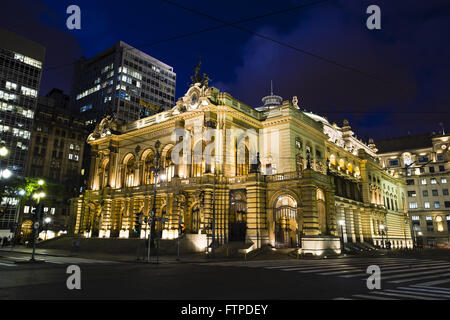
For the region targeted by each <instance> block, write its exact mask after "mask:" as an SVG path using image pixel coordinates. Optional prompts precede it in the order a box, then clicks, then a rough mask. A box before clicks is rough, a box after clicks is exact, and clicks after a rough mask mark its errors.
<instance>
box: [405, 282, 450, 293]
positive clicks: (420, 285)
mask: <svg viewBox="0 0 450 320" xmlns="http://www.w3.org/2000/svg"><path fill="white" fill-rule="evenodd" d="M410 287H417V288H426V289H435V290H440V291H444V292H448V293H450V288H441V287H432V286H424V285H422V284H420V283H418V284H413V285H410Z"/></svg>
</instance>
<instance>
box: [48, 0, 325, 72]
mask: <svg viewBox="0 0 450 320" xmlns="http://www.w3.org/2000/svg"><path fill="white" fill-rule="evenodd" d="M329 1H330V0H320V1H314V2H310V3H306V4H302V5H298V6H295V7H290V8H287V9H282V10H278V11H273V12H269V13H266V14H262V15H259V16H254V17H250V18H246V19H242V20H237V21H235V22H231V23H228V22H227V23H222V24H220V25H217V26H214V27H209V28H205V29H202V30H198V31H192V32H187V33H183V34H179V35H176V36H172V37H169V38H166V39H161V40H157V41H153V42H150V43H145V44H142V45H139V46H137V47H139V48H144V47H151V46H154V45H157V44H161V43H165V42H169V41H173V40H178V39H183V38H187V37H191V36H194V35H198V34H201V33H205V32H210V31H214V30H218V29H223V28H226V27H230V26H234V25H237V24H241V23H245V22H250V21H254V20H258V19H262V18H266V17H270V16H275V15H279V14H283V13H287V12H290V11H294V10H298V9H302V8H306V7H312V6H315V5H318V4H323V3H325V2H329ZM128 50H139V49H137V48H124V51H128ZM74 64H75V62H70V63H66V64H62V65H59V66H53V67H48V68H44V71H50V70H55V69H60V68H64V67H69V66H72V65H74Z"/></svg>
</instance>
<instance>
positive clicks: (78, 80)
mask: <svg viewBox="0 0 450 320" xmlns="http://www.w3.org/2000/svg"><path fill="white" fill-rule="evenodd" d="M175 80H176V74H175V72H174V71H173V68H172V67H171V66H169V65H167V64H165V63H163V62H161V61H159V60H157V59H155V58H153V57H151V56H149V55H147V54H145V53H144V52H142V51H139V50H137V49H135V48H133V47H131V46H129V45H127V44H126V43H124V42H122V41H120V42H118V43H117V44H115V45H114V46H112V47H111V48H109V49H107V50H105V51H103V52H102V53H100V54H98V55H96V56H95V57H93V58H91V59H86V58H84V57H83V58H81V59H80V60H78V61H77V62H76V63H75V67H74V76H73V81H72V90H71V91H72V92H71V106H72V108H73V109H74V111H76V112H80V113H81V114H82V115H83V116H84V117H85V119H86V120H85V121H86V123H87V124H92V123H95V122H96V121H97V120H99V119H101V118H103V117H104V116H105V114H106V113H109V112H114V113H116V115H117V118H118V119H119V120H122V121H124V122H131V121H135V120H138V119H140V118H142V117H145V116H149V115H152V114H155V113H157V112H159V111H163V110H168V109H169V108H171V107H172V106H173V105H174V104H175Z"/></svg>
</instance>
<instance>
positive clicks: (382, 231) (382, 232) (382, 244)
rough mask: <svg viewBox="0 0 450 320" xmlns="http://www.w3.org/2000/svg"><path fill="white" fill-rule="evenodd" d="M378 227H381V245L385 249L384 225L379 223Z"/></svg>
mask: <svg viewBox="0 0 450 320" xmlns="http://www.w3.org/2000/svg"><path fill="white" fill-rule="evenodd" d="M380 229H381V246H382V248H383V249H385V248H386V247H385V245H384V225H382V224H380Z"/></svg>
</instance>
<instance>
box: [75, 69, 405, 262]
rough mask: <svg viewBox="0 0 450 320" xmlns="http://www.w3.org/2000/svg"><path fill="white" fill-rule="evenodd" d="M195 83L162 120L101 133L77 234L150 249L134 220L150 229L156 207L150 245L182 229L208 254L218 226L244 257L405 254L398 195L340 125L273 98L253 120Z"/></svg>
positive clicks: (78, 210)
mask: <svg viewBox="0 0 450 320" xmlns="http://www.w3.org/2000/svg"><path fill="white" fill-rule="evenodd" d="M193 82H194V83H195V84H193V85H191V87H190V89H189V90H188V91H187V93H186V94H185V95H184V96H183V97H182V98H180V99H179V100H178V101H177V103H176V105H175V106H174V107H173V108H172V109H171V110H169V111H165V112H162V113H159V114H156V115H154V116H150V117H147V118H143V119H140V120H137V121H135V122H132V123H129V124H127V125H119V124H117V123H115V122H114V121H113V120H112V119H111V118H107V119H104V120H103V121H102V122H101V123H100V124H99V125H98V126H97V127H96V129H95V131H94V132H93V133H92V134H91V135H90V136H89V138H88V143H89V144H90V145H91V146H92V150H93V153H94V155H95V156H94V157H93V158H92V159H91V170H90V173H91V177H90V185H89V190H86V191H85V192H84V193H83V194H82V195H81V196H80V197H78V198H75V199H72V204H71V215H72V219H73V229H72V232H73V233H74V234H80V235H85V236H87V237H123V238H128V237H141V238H145V237H146V236H147V235H148V233H149V226H148V224H146V223H145V221H142V220H141V221H139V214H140V213H142V214H143V216H144V217H148V214H149V212H152V208H153V204H155V207H156V217H163V218H166V219H167V220H165V219H164V220H163V221H156V222H155V234H156V235H159V236H160V237H162V239H174V238H176V237H177V236H178V232H179V226H180V222H181V224H182V225H184V226H185V227H186V237H184V238H183V241H191V242H192V243H196V244H197V246H198V247H201V246H206V245H207V244H209V243H211V237H212V234H213V226H214V234H215V239H216V240H215V241H216V244H219V245H221V244H225V243H228V242H231V241H241V242H247V243H249V250H251V249H254V248H259V247H261V246H263V245H273V246H277V247H296V246H297V244H298V243H300V244H301V246H302V250H303V252H304V253H312V254H322V253H324V252H325V251H327V250H331V251H335V252H338V251H340V248H341V245H340V243H341V241H344V242H346V243H347V244H348V245H349V246H350V245H354V246H358V245H361V246H363V243H365V242H368V243H371V244H374V245H378V246H383V242H385V241H387V240H389V241H390V243H391V244H392V247H394V248H400V247H406V246H409V247H410V246H412V240H411V234H410V226H409V218H408V217H407V212H406V207H405V191H404V188H405V186H404V183H403V182H402V181H401V180H399V179H396V178H395V177H393V176H391V175H390V174H388V173H387V172H385V171H384V170H383V169H382V167H381V165H380V164H379V162H378V160H377V155H376V152H375V150H374V149H373V146H370V145H366V144H364V143H363V142H361V141H360V140H358V139H357V138H356V137H354V135H353V132H352V130H351V127H350V126H349V124H348V122H347V121H344V126H342V127H339V126H337V125H335V124H332V125H331V124H330V123H328V121H327V120H326V119H325V118H323V117H320V116H318V115H315V114H313V113H308V112H304V111H301V109H300V108H299V107H298V105H297V104H298V99H297V98H296V97H294V98H293V100H292V102H290V101H282V99H281V97H278V96H274V95H273V94H272V95H271V96H268V97H265V98H264V99H263V102H264V105H263V106H262V107H258V109H255V108H252V107H250V106H248V105H246V104H244V103H242V102H241V101H239V100H237V99H235V98H233V97H232V96H231V95H229V94H228V93H224V92H220V91H219V90H218V89H216V88H214V87H208V86H207V80H206V81H200V80H199V79H196V78H195V77H194V79H193ZM277 101H278V102H277ZM269 104H270V105H269ZM275 104H277V105H275ZM155 174H156V181H155ZM382 184H385V185H388V186H389V188H390V190H391V191H392V201H393V203H394V205H393V206H392V207H389V208H387V207H385V205H384V203H383V199H382V193H381V185H382ZM155 190H156V191H155ZM154 192H155V193H154ZM155 195H156V202H155V203H154V200H153V199H154V198H155ZM213 216H214V217H215V218H214V219H213ZM137 221H139V222H138V223H137ZM136 224H138V225H137V227H136ZM383 227H384V231H383ZM383 232H385V234H383ZM152 234H153V233H152ZM200 244H202V245H200Z"/></svg>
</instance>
